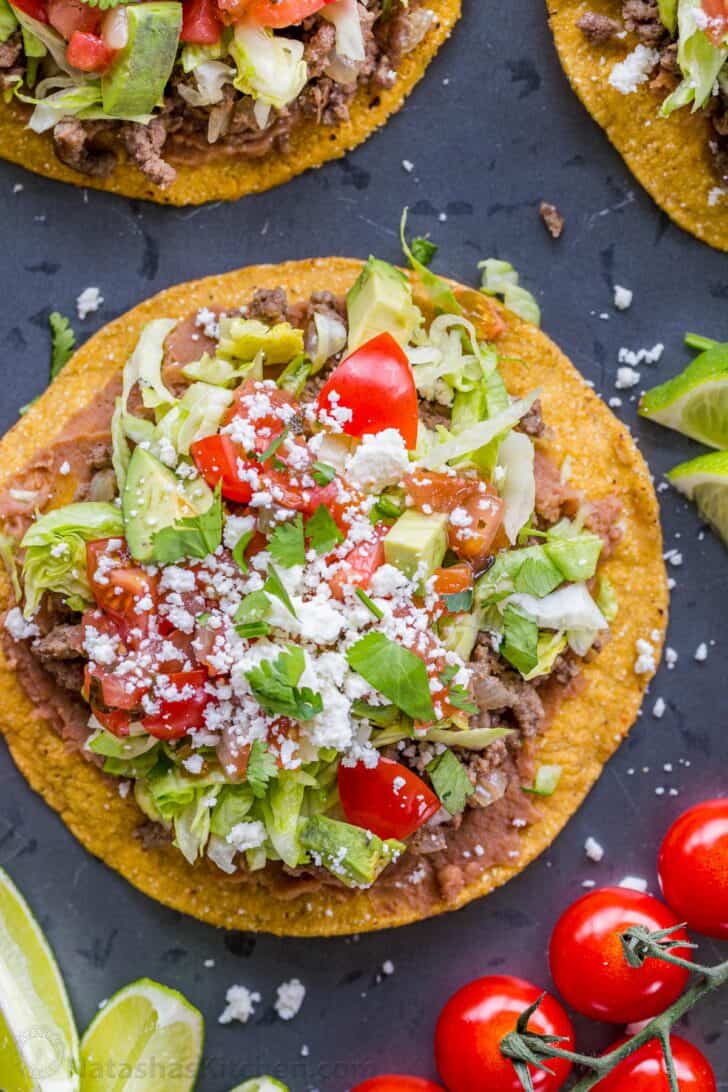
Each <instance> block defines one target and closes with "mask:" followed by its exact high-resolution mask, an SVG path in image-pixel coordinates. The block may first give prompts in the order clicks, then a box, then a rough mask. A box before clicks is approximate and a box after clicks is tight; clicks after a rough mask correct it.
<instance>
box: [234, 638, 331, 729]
mask: <svg viewBox="0 0 728 1092" xmlns="http://www.w3.org/2000/svg"><path fill="white" fill-rule="evenodd" d="M305 666H306V661H305V658H304V654H303V649H301V648H299V646H298V645H289V646H288V651H286V652H281V654H280V655H279V656H278V657H277V658H276V659H275V660H263V661H262V662H261V663H260V664H258V666H257V667H252V668H251V669H250V671H246V673H245V677H246V679H247V680H248V682H249V683H250V689H251V690H252V691H253V696H254V697H255V699H256V701H257V702H258V704H259V705H260V706H261V708H262V709H264V710H265V712H266V713H270V714H271V715H273V714H276V713H279V714H281V715H282V716H284V717H290V718H291V719H292V720H310V719H311V717H315V716H316V714H317V713H320V712H321V710H322V709H323V707H324V703H323V700H322V698H321V695H320V694H317V693H316V692H315V691H313V690H311V689H310V687H308V686H304V687H301V688H300V689H299V688H298V686H297V683H298V680H299V679H300V678H301V675H302V674H303V671H304V668H305Z"/></svg>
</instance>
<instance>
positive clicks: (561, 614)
mask: <svg viewBox="0 0 728 1092" xmlns="http://www.w3.org/2000/svg"><path fill="white" fill-rule="evenodd" d="M508 604H509V605H508V607H506V610H508V609H513V608H515V609H517V610H518V611H520V612H522V613H523V614H524V615H525V616H526V617H527V618H530V619H532V620H533V622H534V624H535V625H536V626H538V627H539V628H541V629H549V630H560V631H566V634H567V638H568V641H569V645H570V646H571V648H572V649H573V650H574V652H576V653H577V655H579V656H583V655H585V654H586V652H587V651H588V650H589V649H590V648H591V646H592V644H593V643H594V640H595V639H596V637H597V634H599V633H600V632H602V631H603V630H605V629H608V628H609V625H608V623H607V620H606V618H605V617H604V615H603V614H602V612H601V611H600V610H599V607H598V606H597V604H596V603H595V602H594V600H593V599H592V597H591V595H590V594H589V591H588V590H587V587H586V584H568V585H566V586H564V587H562V588H559V589H558V591H555V592H551V594H550V595H547V596H545V597H544V598H543V599H536V598H535V597H534V596H532V595H520V594H516V595H513V596H511V597H510V599H509V600H508ZM537 659H538V657H537V658H536V661H534V664H533V665H532V667H534V666H535V664H536V662H537ZM528 670H529V671H530V670H531V668H528Z"/></svg>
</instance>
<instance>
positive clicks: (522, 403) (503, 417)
mask: <svg viewBox="0 0 728 1092" xmlns="http://www.w3.org/2000/svg"><path fill="white" fill-rule="evenodd" d="M538 396H539V391H538V390H536V391H533V392H532V393H531V394H529V395H527V396H526V397H525V398H519V399H516V401H514V402H512V403H511V404H510V406H509V407H508V408H507V409H505V410H502V411H501V412H500V413H496V414H495V416H493V417H490V418H488V420H486V421H480V422H478V423H477V424H474V425H471V427H470V428H467V429H465V430H464V431H463V432H461V433H459V435H457V436H453V435H452V434H451V433H448V432H447V430H443V436H442V437H440V438H439V439H438V440H437V442H435V443H433V444H432V445H431V446H430V447H429V449H428V450H427V451H425V452H424V454H423V455H422V456H421V457H420V458H419V459H418V464H419V465H420V466H423V467H425V468H426V469H429V470H435V469H437V468H438V467H440V466H444V465H445V463H450V462H452V461H453V460H455V459H460V458H462V456H463V455H469V454H470V453H471V452H477V451H478V450H479V449H480V448H482V447H484V446H485V445H486V444H488V443H490V441H491V440H493V439H494V438H495V437H496V436H499V435H500V434H501V433H504V432H507V431H508V429H510V428H513V426H514V425H516V424H518V422H519V421H520V419H521V418H522V417H523V416H524V414H526V413H528V411H529V409H530V408H531V406H532V405H533V403H534V402H535V401H536V399H537V398H538Z"/></svg>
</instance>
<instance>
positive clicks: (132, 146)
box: [122, 118, 177, 189]
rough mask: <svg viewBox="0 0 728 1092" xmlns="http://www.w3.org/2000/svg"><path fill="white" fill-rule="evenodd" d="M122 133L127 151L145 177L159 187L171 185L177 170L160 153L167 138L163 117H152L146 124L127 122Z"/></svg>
mask: <svg viewBox="0 0 728 1092" xmlns="http://www.w3.org/2000/svg"><path fill="white" fill-rule="evenodd" d="M122 135H123V138H124V144H125V146H126V150H127V152H128V153H129V155H130V156H131V158H132V159H133V160H134V162H135V163H136V164H137V166H138V167H139V169H140V170H141V171H142V172H143V173H144V174H145V175H146V176H147V178H148V179H149V180H150V181H151V182H153V183H154V185H155V186H159V187H160V189H165V188H166V187H167V186H171V185H172V183H173V182H174V180H175V178H176V177H177V172H176V170H175V169H174V167H171V166H170V165H169V163H166V162H165V161H164V160H163V159H162V156H161V154H160V153H161V151H162V148H163V147H164V144H165V141H166V139H167V129H166V126H165V124H164V121H163V119H162V118H153V119H152V121H150V122H149V124H148V125H140V124H138V123H137V122H127V123H126V124H125V125H124V126H123V127H122Z"/></svg>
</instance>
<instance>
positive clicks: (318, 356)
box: [311, 311, 346, 375]
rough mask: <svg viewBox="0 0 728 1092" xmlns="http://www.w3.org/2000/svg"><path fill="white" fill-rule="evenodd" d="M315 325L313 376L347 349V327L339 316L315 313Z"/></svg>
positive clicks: (312, 357)
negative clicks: (331, 359) (332, 358)
mask: <svg viewBox="0 0 728 1092" xmlns="http://www.w3.org/2000/svg"><path fill="white" fill-rule="evenodd" d="M313 325H314V329H315V331H316V339H315V348H314V350H313V352H312V353H311V364H312V369H311V374H312V375H315V374H316V372H318V371H319V370H320V369H321V368H323V366H324V364H325V363H326V361H327V360H329V359H330V358H331V357H332V356H336V354H337V353H340V352H341V350H342V349H344V348H345V347H346V326H345V325H344V323H343V322H342V321H341V319H340V318H339V316H338V315H326V314H323V313H322V312H321V311H314V313H313Z"/></svg>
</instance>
